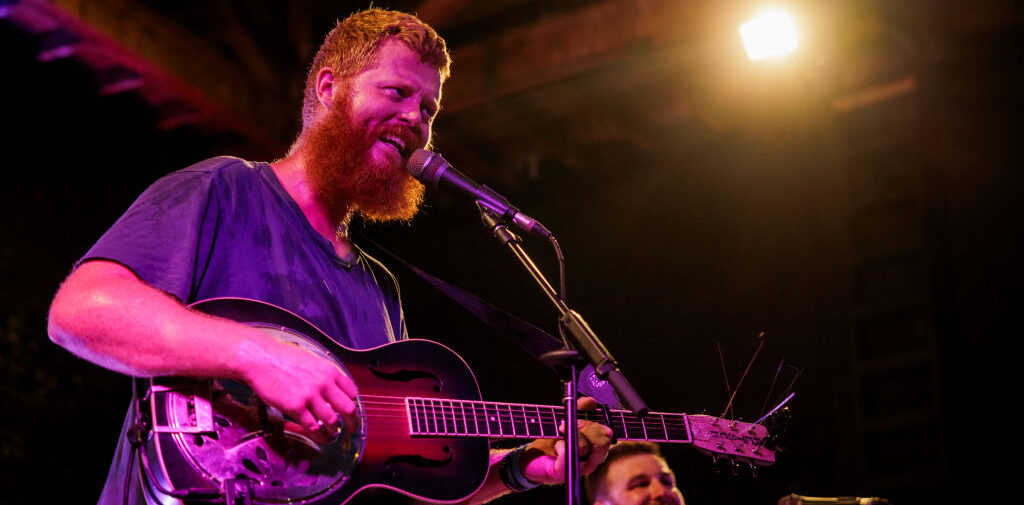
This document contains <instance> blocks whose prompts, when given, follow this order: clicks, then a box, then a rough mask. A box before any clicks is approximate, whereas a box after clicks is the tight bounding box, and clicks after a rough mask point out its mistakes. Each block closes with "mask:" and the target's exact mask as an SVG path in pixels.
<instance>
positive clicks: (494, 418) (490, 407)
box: [485, 403, 505, 437]
mask: <svg viewBox="0 0 1024 505" xmlns="http://www.w3.org/2000/svg"><path fill="white" fill-rule="evenodd" d="M485 411H486V412H487V425H488V427H490V432H489V433H490V434H491V436H492V437H499V436H501V435H504V434H505V433H504V432H503V431H501V422H500V421H499V420H498V406H497V405H495V404H493V403H488V404H487V405H486V407H485Z"/></svg>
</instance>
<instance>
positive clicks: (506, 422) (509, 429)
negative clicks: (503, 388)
mask: <svg viewBox="0 0 1024 505" xmlns="http://www.w3.org/2000/svg"><path fill="white" fill-rule="evenodd" d="M498 421H499V422H500V423H501V434H502V435H505V436H510V437H514V436H515V435H516V428H515V425H514V424H512V406H511V405H509V404H507V403H502V404H499V405H498Z"/></svg>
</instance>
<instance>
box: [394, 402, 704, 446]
mask: <svg viewBox="0 0 1024 505" xmlns="http://www.w3.org/2000/svg"><path fill="white" fill-rule="evenodd" d="M405 407H406V412H407V415H408V418H409V430H410V433H411V434H413V435H422V436H449V437H460V436H462V437H488V438H559V437H560V436H561V435H560V434H559V433H558V425H559V423H561V422H562V421H563V420H564V419H565V408H564V407H555V406H547V405H527V404H521V403H495V402H483V401H470V400H444V399H437V398H406V399H405ZM579 417H580V419H584V420H587V421H594V422H597V423H601V424H603V425H606V426H609V427H611V429H612V431H613V432H614V433H615V438H616V439H618V440H647V441H650V442H673V443H689V442H692V437H691V434H690V423H689V420H688V419H687V417H686V414H667V413H662V412H650V413H648V414H647V416H645V417H643V418H640V417H637V416H636V415H635V414H633V413H632V412H629V411H624V410H596V411H580V413H579Z"/></svg>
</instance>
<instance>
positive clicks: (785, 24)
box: [740, 10, 797, 61]
mask: <svg viewBox="0 0 1024 505" xmlns="http://www.w3.org/2000/svg"><path fill="white" fill-rule="evenodd" d="M740 38H742V39H743V47H744V48H746V50H747V57H748V58H750V59H751V60H754V61H757V60H763V59H766V58H772V57H776V56H781V55H783V54H786V53H789V52H791V51H793V50H794V49H796V46H797V40H796V28H795V27H794V25H793V20H792V19H791V18H790V17H789V14H787V13H786V12H784V11H774V10H773V11H765V12H762V13H761V14H758V15H757V16H756V17H754V19H751V20H750V21H747V22H746V23H743V24H742V25H740Z"/></svg>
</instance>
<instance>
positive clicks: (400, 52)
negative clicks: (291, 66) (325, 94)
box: [308, 40, 441, 222]
mask: <svg viewBox="0 0 1024 505" xmlns="http://www.w3.org/2000/svg"><path fill="white" fill-rule="evenodd" d="M375 60H376V61H375V62H374V63H373V64H372V65H370V66H369V67H368V68H366V69H365V70H363V71H362V72H360V73H359V74H357V75H355V76H354V77H352V78H351V79H350V80H348V81H347V82H335V83H334V86H335V87H334V90H333V94H332V96H333V99H332V103H331V106H330V107H329V110H328V111H326V113H325V114H324V115H323V116H321V117H320V119H319V121H318V123H317V124H315V125H313V127H312V132H311V135H310V139H309V142H310V156H309V160H308V170H309V175H310V179H311V181H312V183H313V186H314V188H315V189H316V191H317V195H318V199H319V200H320V201H321V203H322V204H323V205H325V206H326V207H327V208H328V210H329V212H330V214H331V216H330V217H331V218H332V219H334V220H337V221H339V222H340V221H342V220H344V219H345V218H346V217H347V213H348V212H350V211H358V212H359V213H360V214H361V215H362V216H363V217H364V218H366V219H368V220H373V221H389V220H407V219H411V218H412V217H413V216H414V215H415V214H416V210H417V209H418V207H419V203H420V202H421V201H422V199H423V185H422V184H420V183H419V182H418V181H416V180H415V179H413V178H412V176H410V175H409V174H408V172H406V169H405V163H406V161H407V160H408V159H409V156H411V155H412V153H413V152H414V151H415V150H416V149H420V148H423V147H425V146H426V145H427V144H428V142H429V140H430V134H431V125H432V123H433V120H434V115H435V114H436V113H437V110H438V107H439V105H438V101H439V100H440V94H441V76H440V73H439V71H438V70H437V69H436V68H434V67H432V66H431V65H429V64H427V63H423V62H421V61H420V60H419V56H418V55H417V54H416V53H415V52H413V51H412V50H411V49H409V48H408V47H407V46H406V45H405V44H403V43H401V42H398V41H395V40H386V41H384V42H383V43H382V44H381V45H380V47H379V48H378V49H377V52H376V55H375Z"/></svg>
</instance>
